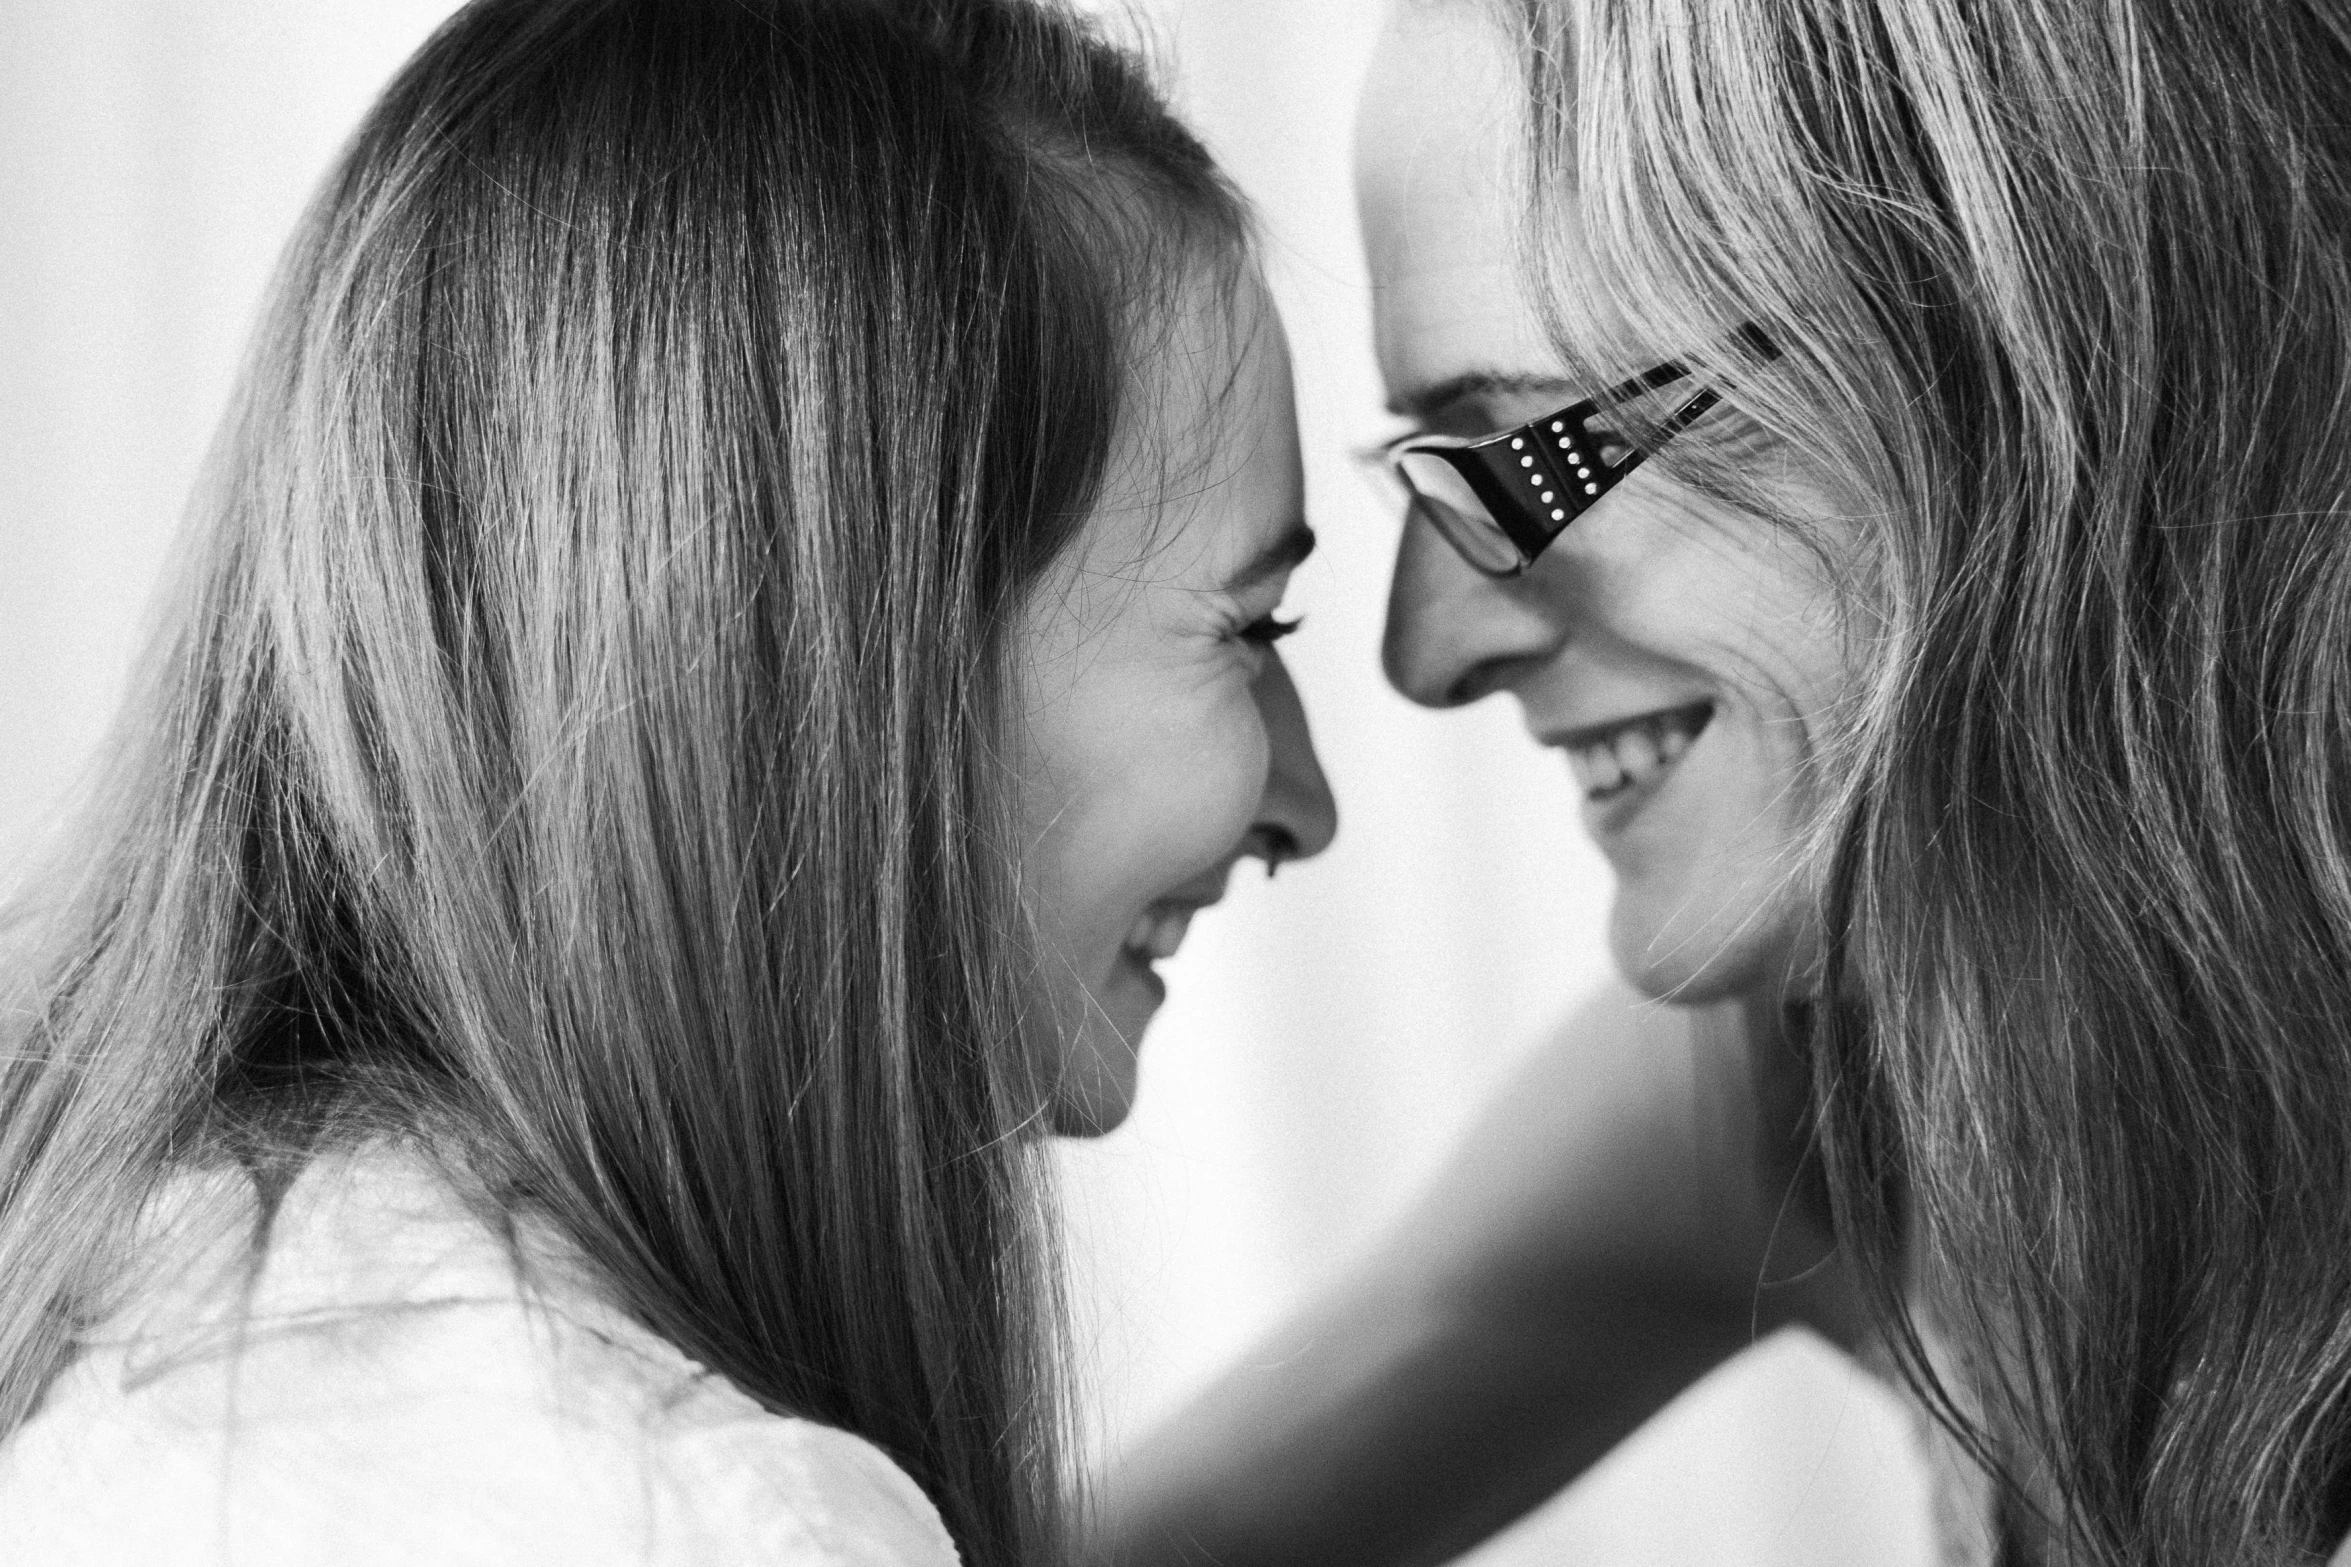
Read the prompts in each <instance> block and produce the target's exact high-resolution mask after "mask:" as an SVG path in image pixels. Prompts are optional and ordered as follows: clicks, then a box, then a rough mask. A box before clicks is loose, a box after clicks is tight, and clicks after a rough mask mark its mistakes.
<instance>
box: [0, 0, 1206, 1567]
mask: <svg viewBox="0 0 2351 1567" xmlns="http://www.w3.org/2000/svg"><path fill="white" fill-rule="evenodd" d="M1243 228H1244V224H1243V219H1242V215H1241V213H1240V209H1239V206H1238V203H1237V199H1236V198H1235V197H1234V196H1233V195H1232V193H1231V192H1230V190H1229V188H1228V187H1227V186H1226V185H1225V184H1224V183H1223V181H1222V180H1221V178H1220V177H1219V176H1218V175H1217V173H1216V172H1215V170H1214V169H1213V167H1212V166H1211V164H1210V162H1209V160H1208V158H1207V156H1206V154H1205V153H1204V152H1203V151H1202V149H1201V147H1200V146H1199V144H1198V143H1197V142H1196V141H1195V140H1194V139H1193V138H1192V137H1191V136H1190V135H1188V134H1187V133H1186V132H1185V131H1184V130H1183V129H1182V128H1180V127H1179V126H1178V125H1177V124H1176V123H1175V122H1174V121H1173V120H1172V119H1171V118H1170V117H1169V115H1168V113H1167V112H1166V110H1165V109H1164V107H1163V106H1162V104H1161V102H1160V100H1159V99H1158V98H1157V97H1156V96H1155V94H1154V93H1153V91H1152V89H1151V87H1150V85H1149V83H1148V81H1147V80H1146V78H1145V76H1144V75H1143V74H1142V73H1141V71H1140V70H1139V69H1138V68H1137V67H1136V65H1135V64H1134V63H1133V62H1132V61H1131V60H1130V59H1129V58H1128V57H1127V56H1126V55H1124V54H1123V53H1121V52H1120V51H1118V50H1116V49H1114V48H1112V47H1110V46H1109V45H1108V44H1106V43H1104V42H1103V41H1102V40H1101V39H1100V38H1099V37H1098V36H1097V34H1096V33H1094V32H1093V31H1091V30H1090V29H1089V27H1088V26H1087V25H1085V24H1083V23H1081V22H1080V21H1078V20H1075V19H1073V17H1072V16H1071V15H1069V14H1068V13H1066V12H1065V11H1062V10H1060V9H1056V8H1054V7H1052V6H1050V5H1048V4H1044V3H1027V0H476V3H475V4H473V5H470V6H468V7H466V8H465V9H464V10H463V11H461V12H459V13H458V14H457V15H456V16H455V17H454V18H453V19H452V20H450V21H449V22H448V23H447V24H446V25H445V26H444V27H443V28H442V29H441V30H440V31H439V32H438V33H437V34H436V35H435V36H434V37H433V38H432V40H431V41H430V42H429V43H427V44H426V45H425V46H424V48H423V49H422V50H421V52H419V53H418V54H417V56H416V57H415V58H414V59H413V60H412V61H411V62H410V63H409V64H408V65H407V66H406V67H405V68H404V69H403V70H402V71H401V72H400V74H399V75H398V77H397V78H396V79H395V80H394V81H393V83H392V84H391V85H390V87H389V88H388V89H387V90H386V92H385V93H384V95H383V97H382V98H381V100H380V101H379V102H378V103H377V104H376V106H375V107H374V109H373V110H372V112H371V113H370V114H369V115H368V116H367V118H366V120H365V123H364V124H363V126H362V127H361V128H360V130H359V131H358V132H357V134H356V135H355V137H354V139H353V140H352V141H351V143H350V145H349V146H348V148H347V149H346V150H345V152H344V153H343V155H342V157H341V159H340V161H339V163H338V164H337V166H336V168H335V169H334V171H333V172H332V173H331V175H330V176H329V177H328V179H327V180H326V182H325V184H324V186H323V188H322V189H321V191H320V192H319V194H318V195H317V197H316V198H315V200H314V202H313V204H312V206H311V208H310V210H309V212H308V214H307V216H306V217H305V219H304V220H303V222H302V224H301V227H300V229H299V231H298V233H297V234H296V236H295V238H294V239H293V241H292V243H291V245H290V248H289V250H288V252H287V254H286V256H285V259H284V261H283V263H282V265H281V268H280V272H279V275H278V277H277V279H276V282H275V284H274V289H273V293H272V296H271V299H270V302H269V304H268V306H267V309H266V314H265V319H264V321H263V324H262V326H261V329H260V331H259V333H258V336H257V339H256V343H255V347H254V349H253V352H252V355H251V357H250V360H249V363H248V367H247V371H246V373H245V376H244V378H243V382H242V386H241V391H240V393H239V395H238V399H237V403H236V406H235V408H234V410H233V412H232V414H231V416H230V417H229V419H228V421H227V423H226V425H225V426H224V429H223V431H222V433H221V435H220V438H219V440H218V442H217V444H216V448H215V451H214V454H213V457H212V460H211V465H210V469H209V475H208V478H207V480H206V483H205V486H204V488H203V490H202V493H201V494H200V496H199V498H198V500H197V503H196V504H195V506H194V508H193V513H192V517H191V520H190V524H189V531H188V533H187V536H186V539H185V542H184V543H183V545H182V546H181V554H180V557H179V559H178V561H177V564H176V566H175V568H174V577H173V581H174V584H175V586H174V587H173V589H172V591H171V593H170V595H169V598H168V612H167V613H166V614H165V615H164V616H163V617H162V620H161V623H160V629H159V630H158V632H157V634H156V636H155V639H154V642H153V645H152V648H151V650H150V652H149V654H148V655H147V658H146V660H145V663H144V666H143V669H144V673H143V675H142V677H141V680H140V682H139V685H138V688H137V695H136V697H135V699H134V700H133V702H132V703H131V704H130V706H129V708H128V710H127V711H126V713H125V715H124V717H123V719H122V722H121V724H120V726H119V730H118V733H117V735H116V737H115V739H114V741H113V744H112V747H111V749H110V751H109V752H108V754H107V757H106V759H105V761H104V764H103V766H102V768H101V769H100V770H99V773H98V775H97V779H96V782H95V784H94V792H93V796H92V798H91V800H90V802H89V804H88V807H87V809H86V810H85V811H84V812H82V814H81V815H80V816H79V817H78V818H77V819H76V821H75V822H74V823H73V824H72V825H71V827H70V829H69V831H68V832H67V833H66V834H65V836H64V838H63V840H62V843H61V845H60V848H59V852H58V853H57V854H56V856H55V857H54V859H53V861H51V862H50V863H49V865H48V868H47V869H46V870H44V871H42V872H40V873H39V874H36V875H33V876H30V877H28V878H26V879H25V880H24V882H23V885H22V887H21V889H20V892H19V894H18V896H17V897H16V900H15V902H14V904H13V906H12V908H11V911H10V915H9V922H8V926H7V939H8V943H9V945H8V949H7V950H8V957H7V968H6V981H7V984H8V987H9V1003H10V1004H9V1007H8V1010H7V1012H6V1014H5V1020H4V1021H0V1030H4V1035H0V1434H4V1433H5V1432H7V1431H8V1430H11V1429H13V1428H14V1427H16V1426H17V1425H18V1424H19V1423H21V1421H22V1420H24V1419H25V1418H26V1416H27V1414H28V1412H29V1411H30V1410H31V1409H32V1408H33V1406H34V1405H35V1403H36V1402H37V1400H38V1399H39V1397H40V1395H41V1392H42V1390H43V1388H44V1387H45V1386H46V1384H47V1383H48V1382H49V1380H50V1379H51V1378H52V1377H53V1376H54V1375H55V1373H56V1371H57V1369H58V1368H59V1366H60V1365H61V1364H62V1363H63V1361H64V1359H65V1358H66V1357H67V1356H69V1355H70V1354H71V1352H72V1349H73V1342H74V1334H75V1331H76V1329H77V1327H78V1326H79V1325H80V1323H81V1322H82V1321H83V1320H84V1318H85V1317H86V1315H87V1313H88V1312H89V1311H90V1310H91V1309H92V1303H93V1302H94V1301H96V1300H98V1299H100V1298H101V1297H102V1296H103V1295H104V1292H105V1288H106V1286H107V1282H108V1280H109V1278H110V1277H111V1276H112V1275H113V1273H114V1271H115V1270H116V1269H117V1268H118V1267H119V1266H120V1264H121V1263H122V1261H123V1256H124V1249H125V1247H126V1246H127V1245H128V1244H129V1242H130V1237H131V1235H132V1233H133V1230H134V1227H135V1226H136V1224H137V1223H138V1221H139V1216H140V1214H141V1211H142V1208H143V1207H144V1206H145V1205H146V1204H147V1203H148V1202H149V1201H150V1199H151V1197H152V1195H153V1194H154V1193H155V1192H156V1191H157V1190H158V1188H159V1187H160V1185H161V1183H162V1182H163V1181H164V1180H165V1179H166V1178H168V1177H169V1176H170V1175H171V1174H172V1173H173V1172H175V1171H178V1170H183V1169H188V1168H191V1167H199V1166H209V1167H214V1168H219V1167H223V1166H235V1165H241V1166H243V1167H244V1168H246V1169H247V1170H249V1171H250V1172H252V1174H253V1177H254V1179H255V1181H256V1183H257V1185H258V1187H259V1189H260V1191H261V1192H262V1194H263V1196H264V1197H265V1198H267V1197H269V1196H271V1195H272V1194H274V1193H276V1192H279V1191H282V1189H283V1187H284V1186H285V1184H286V1183H287V1182H288V1181H289V1180H290V1179H291V1178H292V1176H293V1175H294V1174H295V1173H296V1172H298V1170H299V1168H300V1167H301V1166H302V1165H303V1164H304V1163H305V1162H306V1161H307V1160H309V1159H310V1158H312V1157H313V1156H315V1155H316V1154H317V1153H319V1152H320V1151H322V1150H324V1149H326V1148H329V1147H332V1146H338V1145H344V1144H348V1143H351V1142H353V1141H355V1140H361V1139H368V1138H396V1139H403V1140H406V1141H409V1142H411V1143H412V1144H413V1145H415V1146H416V1147H418V1148H421V1149H422V1150H424V1151H425V1152H426V1153H427V1154H429V1155H430V1156H431V1157H433V1158H435V1159H436V1160H437V1161H439V1163H440V1164H441V1166H442V1167H443V1168H444V1169H445V1170H446V1172H447V1173H448V1174H449V1176H450V1178H451V1179H452V1180H453V1181H455V1182H457V1183H458V1185H459V1187H460V1189H461V1190H463V1191H465V1192H466V1193H468V1194H469V1196H470V1197H471V1198H472V1199H473V1200H475V1201H476V1202H478V1203H480V1204H482V1205H483V1207H484V1208H485V1210H486V1211H487V1212H489V1213H491V1214H492V1215H493V1216H494V1215H495V1214H496V1213H497V1212H499V1211H511V1210H513V1209H515V1208H517V1207H519V1206H525V1205H527V1206H528V1207H529V1208H530V1209H531V1210H532V1211H533V1212H536V1213H538V1214H541V1215H544V1216H545V1217H546V1218H548V1219H550V1220H552V1221H553V1222H554V1223H555V1224H556V1225H557V1226H558V1227H559V1228H560V1230H561V1231H562V1232H563V1233H564V1234H566V1235H567V1236H568V1237H569V1238H570V1239H571V1240H573V1241H574V1242H576V1243H577V1244H578V1246H579V1247H580V1248H581V1249H582V1250H583V1251H584V1252H585V1254H586V1255H587V1257H588V1258H589V1259H590V1260H591V1261H592V1262H593V1264H594V1265H595V1266H596V1267H597V1268H598V1269H599V1270H600V1272H601V1274H602V1275H603V1277H604V1278H605V1280H606V1281H608V1282H609V1284H610V1285H611V1287H612V1288H613V1290H614V1291H615V1292H616V1294H617V1296H618V1298H619V1300H620V1301H621V1302H622V1303H623V1304H624V1305H625V1306H626V1307H627V1308H628V1309H629V1310H631V1311H632V1312H634V1313H635V1314H636V1315H637V1316H638V1317H639V1318H640V1319H642V1320H643V1321H644V1322H645V1323H646V1324H647V1325H648V1326H649V1327H651V1328H652V1329H654V1330H655V1331H657V1332H659V1333H660V1334H662V1335H664V1336H665V1337H667V1338H668V1339H670V1340H672V1341H674V1342H675V1343H677V1344H678V1345H679V1346H680V1347H681V1348H683V1349H684V1350H685V1351H686V1352H687V1353H688V1354H690V1355H691V1356H693V1357H694V1358H695V1359H696V1360H699V1361H701V1362H703V1363H704V1364H706V1365H709V1366H711V1367H712V1368H714V1369H716V1370H718V1371H720V1372H722V1373H723V1374H724V1375H726V1376H727V1377H729V1378H730V1379H732V1380H733V1381H734V1382H735V1383H736V1384H737V1385H738V1386H740V1387H741V1388H743V1389H744V1390H745V1391H747V1392H748V1393H750V1394H751V1395H753V1396H754V1397H756V1398H757V1399H759V1400H760V1401H761V1402H762V1403H764V1404H766V1405H767V1406H769V1407H770V1408H772V1409H775V1410H777V1411H780V1412H788V1413H792V1414H797V1415H803V1416H807V1417H811V1418H814V1419H818V1420H822V1421H825V1422H829V1423H831V1424H834V1425H837V1426H841V1427H844V1428H846V1429H848V1430H850V1431H853V1432H856V1433H858V1434H860V1435H862V1436H865V1437H867V1438H869V1439H871V1440H872V1441H874V1442H876V1443H878V1444H880V1445H881V1446H882V1447H883V1448H884V1449H886V1450H887V1451H888V1452H889V1453H890V1454H891V1455H892V1456H893V1457H894V1458H895V1459H896V1460H897V1461H898V1462H899V1463H901V1464H902V1465H904V1466H905V1468H906V1469H907V1470H908V1471H909V1472H910V1473H911V1474H912V1476H913V1477H914V1479H915V1480H916V1481H917V1482H918V1483H919V1484H920V1485H921V1486H922V1488H923V1489H924V1490H925V1491H926V1492H927V1493H928V1494H929V1495H930V1497H931V1498H932V1499H933V1500H934V1501H935V1502H936V1503H937V1505H938V1507H939V1509H940V1512H941V1513H942V1515H943V1516H944V1518H945V1520H946V1522H947V1524H948V1527H949V1529H950V1531H951V1532H952V1534H953V1535H954V1536H955V1538H956V1540H957V1542H958V1544H959V1546H960V1548H961V1550H962V1553H963V1557H964V1559H965V1560H966V1561H969V1562H972V1563H974V1564H984V1567H1013V1564H1015V1563H1027V1562H1034V1561H1038V1560H1042V1559H1046V1558H1047V1557H1048V1556H1049V1555H1050V1554H1051V1552H1052V1551H1053V1549H1054V1545H1053V1538H1052V1536H1053V1533H1054V1527H1053V1516H1054V1511H1055V1499H1054V1491H1055V1487H1056V1485H1057V1483H1058V1482H1059V1480H1060V1478H1061V1472H1060V1468H1059V1448H1058V1424H1057V1422H1058V1418H1059V1417H1058V1415H1057V1410H1058V1408H1059V1404H1058V1402H1057V1398H1056V1394H1055V1391H1054V1386H1053V1363H1054V1344H1055V1340H1054V1334H1053V1313H1052V1311H1051V1304H1050V1302H1051V1287H1050V1285H1049V1283H1048V1281H1047V1274H1046V1271H1045V1270H1044V1269H1043V1268H1042V1266H1041V1254H1042V1252H1043V1250H1044V1248H1045V1244H1046V1241H1047V1240H1048V1238H1049V1237H1048V1236H1047V1234H1046V1226H1045V1223H1044V1220H1043V1218H1042V1217H1041V1215H1042V1213H1043V1206H1042V1203H1041V1201H1040V1196H1041V1192H1040V1187H1039V1181H1040V1179H1041V1172H1040V1169H1039V1161H1040V1160H1041V1159H1042V1157H1043V1153H1042V1147H1041V1144H1042V1142H1043V1139H1042V1136H1041V1126H1040V1107H1039V1105H1038V1103H1037V1096H1038V1087H1037V1085H1038V1083H1039V1081H1040V1077H1041V1074H1040V1073H1039V1072H1038V1071H1037V1070H1035V1069H1034V1068H1035V1062H1036V1059H1037V1058H1036V1056H1035V1054H1034V1053H1035V1052H1036V1051H1038V1050H1040V1049H1044V1050H1049V1049H1050V1046H1049V1044H1047V1043H1045V1042H1041V1041H1039V1040H1038V1039H1037V1038H1036V1037H1035V1034H1036V1030H1037V1028H1038V1027H1039V1026H1040V1025H1039V1024H1038V1022H1037V1021H1036V1019H1038V1018H1039V1017H1041V1016H1043V1015H1044V1013H1045V1012H1046V1011H1047V1010H1049V1009H1046V1008H1043V1007H1041V1006H1039V1005H1036V1004H1035V1000H1034V997H1033V996H1032V995H1031V993H1030V992H1031V985H1032V979H1033V975H1034V972H1035V969H1036V966H1037V965H1036V961H1035V959H1036V954H1035V953H1034V951H1033V950H1032V943H1031V942H1030V941H1029V939H1028V938H1027V937H1026V936H1025V935H1024V932H1025V931H1026V929H1027V928H1028V927H1027V924H1026V922H1025V920H1024V916H1023V910H1022V895H1021V889H1020V886H1019V865H1018V858H1019V856H1018V842H1017V837H1016V834H1015V830H1014V827H1013V823H1014V820H1015V814H1014V812H1015V808H1014V806H1013V805H1012V804H1011V802H1010V796H1009V791H1010V787H1011V785H1010V782H1009V776H1008V768H1007V764H1006V760H1005V758H1006V755H1007V751H1008V745H1007V733H1008V731H1007V728H1006V726H1007V724H1008V723H1009V722H1010V721H1011V718H1010V713H1009V708H1008V700H1009V693H1010V692H1011V691H1012V689H1013V686H1012V683H1011V676H1010V673H1009V671H1010V659H1011V656H1012V650H1011V648H1010V645H1009V640H1008V639H1009V632H1010V628H1011V627H1012V626H1013V624H1014V623H1015V620H1016V619H1017V611H1018V609H1019V607H1020V605H1021V603H1022V602H1023V599H1024V595H1026V594H1027V593H1028V592H1029V591H1030V589H1031V588H1032V587H1033V586H1034V585H1035V584H1036V583H1037V582H1038V581H1039V579H1040V576H1041V574H1042V573H1043V572H1044V571H1045V570H1046V568H1047V567H1048V565H1049V564H1050V563H1051V562H1052V561H1053V560H1054V559H1055V557H1056V555H1057V554H1058V552H1060V551H1061V550H1062V549H1063V548H1064V547H1065V546H1066V545H1067V543H1068V542H1069V540H1070V539H1071V538H1072V537H1073V535H1074V533H1075V531H1076V530H1077V528H1078V527H1079V526H1080V525H1081V523H1082V520H1083V518H1084V516H1085V514H1086V512H1087V510H1088V507H1089V505H1090V504H1091V502H1092V499H1093V496H1094V493H1095V490H1096V487H1097V485H1098V483H1099V481H1100V478H1101V474H1102V471H1103V467H1104V464H1105V462H1106V460H1107V454H1108V452H1109V451H1110V449H1111V441H1112V435H1113V428H1114V425H1115V424H1116V422H1117V420H1118V417H1119V410H1120V408H1121V405H1122V400H1123V398H1124V392H1125V388H1126V383H1127V371H1128V368H1129V366H1128V359H1129V357H1130V348H1131V346H1132V342H1133V338H1134V333H1135V331H1136V330H1137V327H1138V323H1139V322H1141V321H1142V320H1143V319H1144V318H1145V317H1147V316H1149V315H1150V314H1151V313H1153V312H1155V311H1161V310H1165V309H1172V308H1173V305H1172V303H1170V302H1171V301H1172V299H1173V297H1174V292H1175V290H1176V288H1177V286H1178V283H1177V277H1176V274H1177V273H1179V272H1180V271H1181V270H1182V268H1183V265H1184V261H1183V258H1184V256H1185V255H1187V254H1188V253H1190V252H1192V251H1195V250H1201V249H1210V250H1214V249H1218V248H1220V247H1223V248H1228V249H1229V247H1232V246H1236V245H1238V244H1240V243H1242V241H1243ZM259 1239H260V1238H259V1237H257V1243H258V1242H259Z"/></svg>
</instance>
